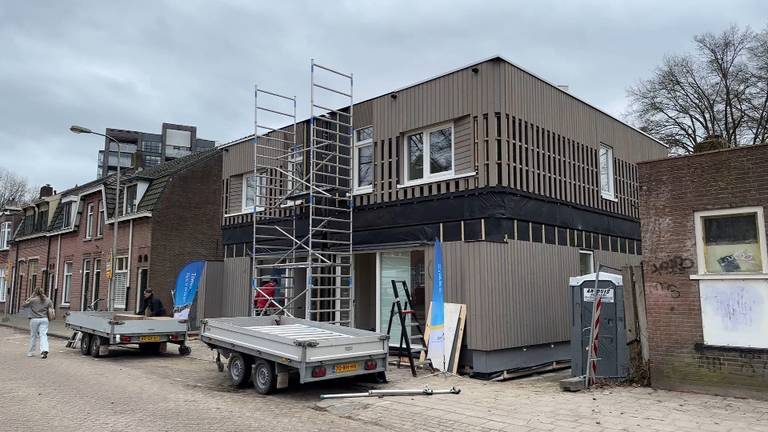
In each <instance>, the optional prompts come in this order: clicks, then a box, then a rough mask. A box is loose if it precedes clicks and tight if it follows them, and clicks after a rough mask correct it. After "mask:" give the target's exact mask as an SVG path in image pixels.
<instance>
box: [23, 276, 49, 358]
mask: <svg viewBox="0 0 768 432" xmlns="http://www.w3.org/2000/svg"><path fill="white" fill-rule="evenodd" d="M22 307H24V308H26V309H29V352H27V357H32V356H34V355H35V343H36V342H37V339H38V337H39V338H40V357H42V358H48V310H49V309H53V302H51V299H49V298H48V297H46V296H45V294H44V293H43V289H42V288H35V295H34V296H32V297H30V298H28V299H27V301H25V302H24V305H23V306H22Z"/></svg>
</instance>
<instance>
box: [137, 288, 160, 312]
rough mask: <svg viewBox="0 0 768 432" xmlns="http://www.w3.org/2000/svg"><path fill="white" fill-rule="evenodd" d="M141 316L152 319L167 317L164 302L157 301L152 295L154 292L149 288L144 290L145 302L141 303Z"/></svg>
mask: <svg viewBox="0 0 768 432" xmlns="http://www.w3.org/2000/svg"><path fill="white" fill-rule="evenodd" d="M139 315H145V316H150V317H156V316H163V315H165V308H164V307H163V302H161V301H160V299H156V298H155V296H154V295H153V294H152V290H151V289H149V288H147V289H146V290H144V300H143V301H142V302H141V308H140V309H139Z"/></svg>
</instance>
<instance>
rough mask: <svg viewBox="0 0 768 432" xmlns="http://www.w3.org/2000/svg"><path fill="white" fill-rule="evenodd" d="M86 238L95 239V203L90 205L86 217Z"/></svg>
mask: <svg viewBox="0 0 768 432" xmlns="http://www.w3.org/2000/svg"><path fill="white" fill-rule="evenodd" d="M85 238H86V239H92V238H93V203H90V204H88V211H87V213H86V216H85Z"/></svg>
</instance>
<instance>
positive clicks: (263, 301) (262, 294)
mask: <svg viewBox="0 0 768 432" xmlns="http://www.w3.org/2000/svg"><path fill="white" fill-rule="evenodd" d="M276 288H277V280H276V279H271V280H269V281H267V282H265V283H264V285H262V286H261V287H260V288H259V290H256V294H255V295H254V296H253V307H254V308H255V310H256V314H257V315H261V311H262V310H264V309H265V308H267V309H269V308H272V307H275V306H277V304H276V303H275V302H274V301H272V300H270V299H273V298H274V297H275V290H276ZM268 312H269V311H267V313H268Z"/></svg>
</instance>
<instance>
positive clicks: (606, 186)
mask: <svg viewBox="0 0 768 432" xmlns="http://www.w3.org/2000/svg"><path fill="white" fill-rule="evenodd" d="M603 158H605V159H606V161H605V166H603ZM597 165H598V171H599V174H600V196H602V197H603V198H605V199H608V200H613V201H615V200H616V178H615V173H614V172H613V147H611V146H609V145H608V144H604V143H600V151H599V153H598V164H597Z"/></svg>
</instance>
